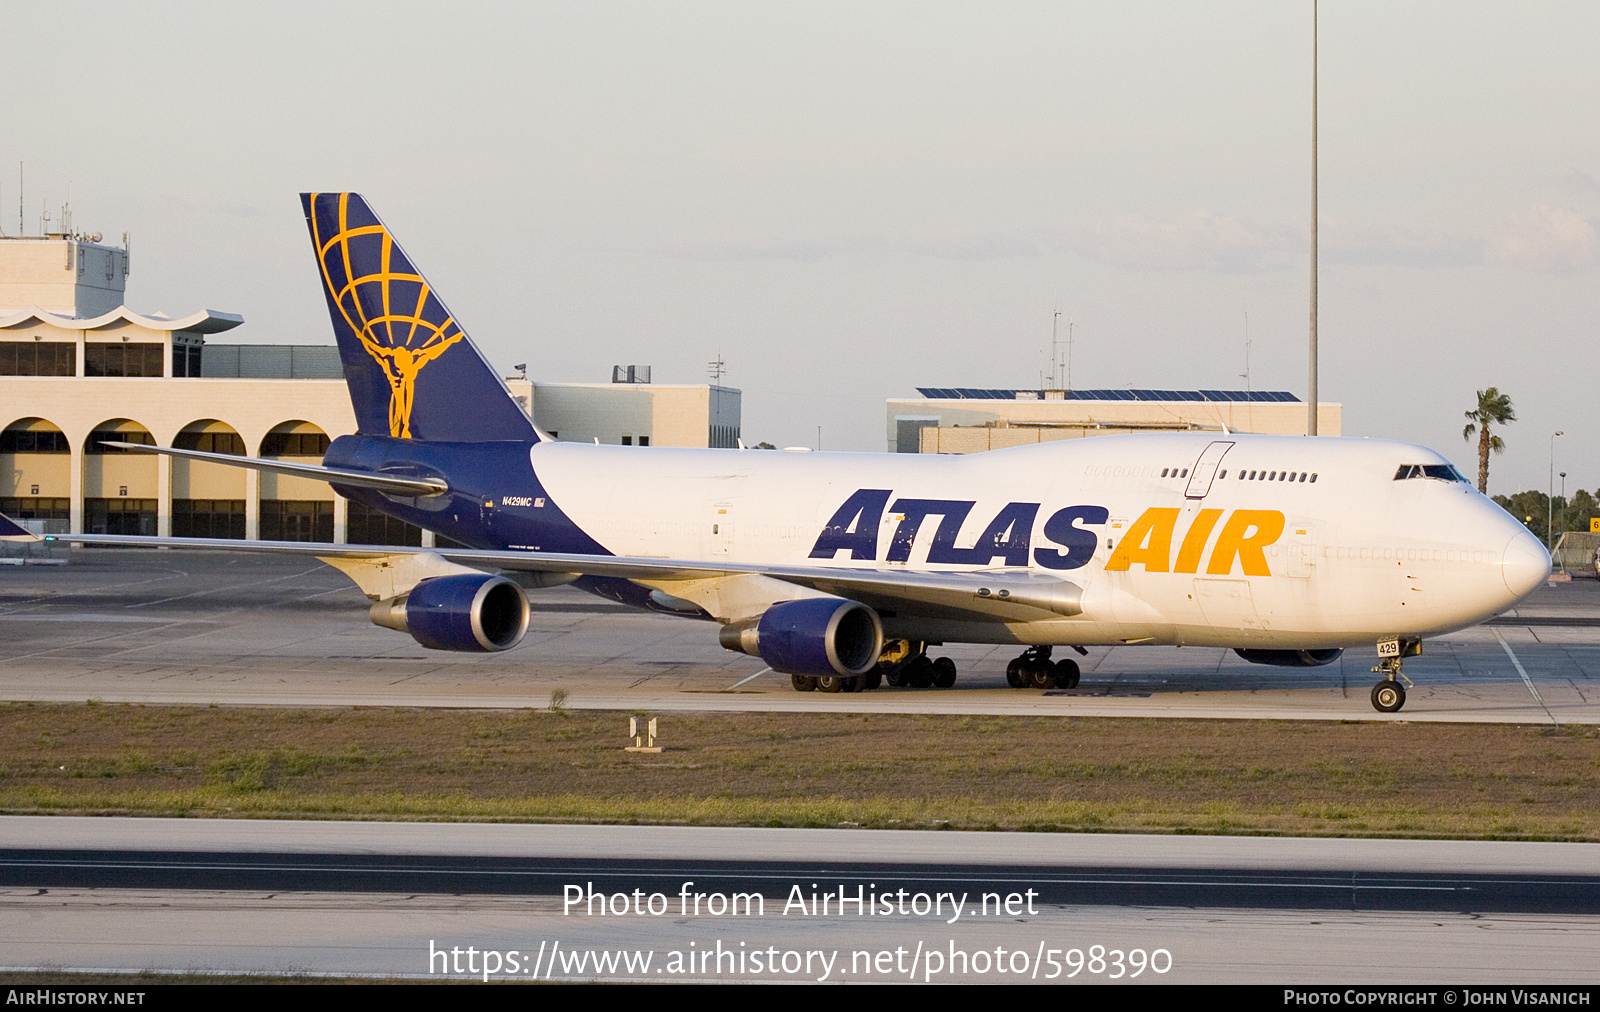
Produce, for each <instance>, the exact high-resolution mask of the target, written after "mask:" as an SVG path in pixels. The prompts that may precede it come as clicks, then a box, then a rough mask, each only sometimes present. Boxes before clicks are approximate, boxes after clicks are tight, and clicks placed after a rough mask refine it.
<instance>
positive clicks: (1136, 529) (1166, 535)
mask: <svg viewBox="0 0 1600 1012" xmlns="http://www.w3.org/2000/svg"><path fill="white" fill-rule="evenodd" d="M1177 524H1178V510H1177V509H1176V508H1169V507H1165V506H1155V507H1151V508H1150V509H1147V510H1145V511H1144V513H1143V514H1142V515H1141V516H1140V517H1139V519H1137V520H1135V521H1134V522H1133V526H1132V527H1129V528H1128V533H1126V534H1124V535H1123V536H1122V540H1121V541H1119V542H1117V547H1116V550H1115V551H1113V552H1112V553H1111V558H1109V559H1107V560H1106V569H1107V570H1108V571H1113V572H1114V571H1118V570H1126V569H1127V568H1128V567H1129V566H1143V567H1144V571H1145V572H1147V573H1165V572H1166V571H1167V569H1168V566H1169V564H1170V563H1171V560H1172V531H1173V528H1174V527H1176V526H1177Z"/></svg>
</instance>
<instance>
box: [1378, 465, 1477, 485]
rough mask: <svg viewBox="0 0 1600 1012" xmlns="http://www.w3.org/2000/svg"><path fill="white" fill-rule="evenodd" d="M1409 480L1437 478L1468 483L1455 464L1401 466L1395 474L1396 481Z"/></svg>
mask: <svg viewBox="0 0 1600 1012" xmlns="http://www.w3.org/2000/svg"><path fill="white" fill-rule="evenodd" d="M1407 478H1436V479H1438V480H1439V481H1459V482H1461V483H1463V484H1465V483H1466V481H1467V479H1465V478H1463V477H1462V476H1461V472H1460V471H1457V470H1456V469H1455V465H1453V464H1401V465H1400V468H1399V470H1397V471H1395V473H1394V480H1395V481H1404V480H1406V479H1407Z"/></svg>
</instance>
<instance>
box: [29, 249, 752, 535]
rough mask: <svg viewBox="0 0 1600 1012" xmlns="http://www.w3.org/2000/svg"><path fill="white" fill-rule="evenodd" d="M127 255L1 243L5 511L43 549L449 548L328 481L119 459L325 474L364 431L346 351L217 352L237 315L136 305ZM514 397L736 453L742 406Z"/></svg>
mask: <svg viewBox="0 0 1600 1012" xmlns="http://www.w3.org/2000/svg"><path fill="white" fill-rule="evenodd" d="M128 252H129V251H128V248H127V244H126V241H124V245H123V246H122V247H116V246H112V245H107V244H104V243H101V242H100V241H99V237H98V236H81V235H70V234H64V235H49V236H44V237H39V238H20V239H19V238H5V239H0V411H3V415H4V417H0V425H4V429H3V430H0V512H3V513H4V514H6V515H7V516H10V517H12V518H14V519H21V520H28V521H37V522H38V523H37V524H36V525H35V526H36V528H37V529H38V530H39V532H40V533H58V534H67V533H102V534H147V535H162V536H166V535H172V536H178V537H212V538H244V539H257V538H259V539H263V540H287V541H329V542H352V543H361V544H397V545H431V544H433V536H432V534H431V533H430V532H427V531H422V530H420V529H418V528H416V527H413V526H411V525H410V524H405V523H402V522H400V521H397V520H394V519H392V518H390V517H387V516H385V515H383V514H380V513H377V512H375V511H372V510H369V509H367V508H365V507H362V506H360V505H359V504H354V503H350V502H348V501H347V500H345V499H344V498H342V497H340V496H338V495H336V494H335V493H334V491H333V489H332V488H331V487H330V486H329V485H328V484H327V483H326V482H321V481H314V480H311V479H307V478H298V477H289V476H284V475H273V474H266V473H263V472H259V471H254V470H247V469H244V468H235V467H225V466H222V465H220V464H210V463H204V462H200V461H188V460H178V459H174V458H171V457H166V456H160V455H155V454H144V453H137V452H132V451H126V450H119V449H117V448H115V447H107V446H105V445H103V444H104V442H105V441H117V442H124V443H144V444H147V445H152V446H172V447H176V448H179V449H190V450H205V451H209V452H213V453H230V454H237V455H240V456H260V457H280V458H283V459H286V460H290V461H297V462H304V463H313V464H315V463H320V462H321V459H322V454H323V452H324V451H325V450H326V449H327V447H328V443H329V442H330V441H331V440H332V439H334V438H337V437H338V436H340V435H344V434H347V433H353V432H354V431H355V426H356V422H355V415H354V412H353V411H352V409H351V405H350V397H349V394H348V392H347V390H346V387H345V383H344V378H343V367H342V365H341V363H340V359H339V352H338V349H337V348H336V347H334V346H333V345H312V344H217V343H211V341H210V339H212V338H215V337H216V336H217V335H221V334H224V333H228V332H230V331H233V330H235V328H238V327H240V326H241V325H242V324H243V323H244V319H243V317H241V316H238V315H236V314H233V313H222V312H216V311H213V310H202V311H200V312H195V313H190V314H188V315H186V316H182V317H168V316H165V315H162V314H153V315H145V314H141V313H135V312H133V311H132V310H130V309H128V307H127V306H126V305H125V304H124V294H125V292H126V287H127V278H128V274H129V256H128ZM613 379H614V380H616V382H613V383H538V382H534V381H531V380H528V379H526V378H524V377H521V376H518V377H513V378H510V379H508V380H507V381H506V385H507V388H508V389H509V390H510V391H511V393H512V395H513V397H515V398H516V400H517V401H518V402H519V403H520V404H522V406H523V409H524V410H526V411H528V412H529V413H530V415H531V416H532V417H533V418H534V420H535V421H536V423H537V424H538V425H539V426H540V427H541V428H543V429H544V430H545V431H546V432H550V433H552V434H554V435H557V436H558V437H559V438H561V439H568V440H582V441H584V442H592V441H598V442H602V443H614V444H622V445H634V446H701V447H704V446H735V445H737V443H738V439H739V429H740V392H739V391H738V390H736V389H733V388H731V387H723V386H716V385H709V384H703V383H702V384H653V383H650V382H649V370H648V368H647V367H632V366H630V367H623V368H619V370H618V371H617V373H616V374H615V375H614V377H613Z"/></svg>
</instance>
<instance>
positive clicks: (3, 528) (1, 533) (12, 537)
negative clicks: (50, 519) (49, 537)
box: [0, 514, 44, 541]
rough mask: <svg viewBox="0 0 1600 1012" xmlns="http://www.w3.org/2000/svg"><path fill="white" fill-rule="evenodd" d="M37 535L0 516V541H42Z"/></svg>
mask: <svg viewBox="0 0 1600 1012" xmlns="http://www.w3.org/2000/svg"><path fill="white" fill-rule="evenodd" d="M43 540H44V538H41V537H40V536H39V535H37V534H34V533H33V532H32V531H30V530H28V529H27V528H26V527H24V526H22V525H21V524H19V523H17V522H16V521H15V520H12V519H11V518H10V517H8V516H5V515H4V514H0V541H43Z"/></svg>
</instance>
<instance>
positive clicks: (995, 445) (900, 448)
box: [888, 387, 1343, 453]
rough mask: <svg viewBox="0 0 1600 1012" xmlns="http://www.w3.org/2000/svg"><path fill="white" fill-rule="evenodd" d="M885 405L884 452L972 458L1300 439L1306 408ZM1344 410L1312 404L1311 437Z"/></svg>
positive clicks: (1131, 402) (945, 399)
mask: <svg viewBox="0 0 1600 1012" xmlns="http://www.w3.org/2000/svg"><path fill="white" fill-rule="evenodd" d="M917 392H918V393H919V394H921V395H922V396H920V397H901V398H892V399H891V400H890V401H889V403H888V443H889V451H890V452H891V453H978V452H981V451H983V450H998V449H1000V448H1002V447H1007V446H1022V445H1025V444H1027V443H1044V442H1049V441H1051V440H1056V439H1079V438H1082V437H1085V436H1104V435H1111V434H1113V433H1124V432H1185V431H1212V432H1221V431H1224V430H1226V431H1229V432H1259V433H1269V434H1274V435H1290V436H1295V435H1298V436H1303V435H1305V432H1306V405H1305V403H1304V402H1303V401H1301V400H1300V399H1299V398H1298V397H1296V396H1294V395H1293V394H1291V393H1288V392H1286V391H1282V390H1142V389H1141V390H1133V389H1129V390H1013V389H998V390H995V389H981V388H973V387H918V388H917ZM1342 413H1343V407H1342V405H1339V404H1330V403H1327V402H1322V403H1319V404H1318V405H1317V430H1318V432H1320V433H1321V434H1322V435H1325V436H1337V435H1339V432H1340V425H1341V422H1342Z"/></svg>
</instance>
